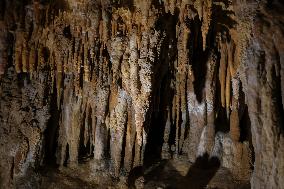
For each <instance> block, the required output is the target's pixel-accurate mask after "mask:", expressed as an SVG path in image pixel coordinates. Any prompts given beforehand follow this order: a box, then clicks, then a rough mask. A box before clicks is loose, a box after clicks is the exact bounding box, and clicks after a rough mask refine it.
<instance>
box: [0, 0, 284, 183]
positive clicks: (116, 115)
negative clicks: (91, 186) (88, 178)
mask: <svg viewBox="0 0 284 189" xmlns="http://www.w3.org/2000/svg"><path fill="white" fill-rule="evenodd" d="M0 8H1V12H0V78H1V79H0V97H1V100H0V144H1V145H0V150H1V151H0V188H2V187H3V188H5V187H6V188H13V187H16V186H17V184H18V182H19V180H21V179H23V178H26V179H27V176H28V175H29V174H32V173H33V172H34V171H35V170H37V169H38V168H39V167H45V166H49V165H51V164H56V165H58V166H59V169H61V168H63V167H70V168H76V167H79V166H80V164H81V163H80V162H81V159H83V158H85V157H88V163H89V165H90V167H92V171H93V172H96V171H97V170H105V171H106V172H108V171H110V172H113V175H112V176H114V177H119V176H120V175H121V174H122V173H126V174H128V173H129V172H131V171H132V170H133V169H135V168H136V167H139V166H144V165H145V164H147V163H151V161H152V158H163V159H172V158H173V159H178V158H179V157H186V159H187V160H188V161H190V162H195V160H196V158H198V157H199V156H204V155H206V154H207V155H209V157H217V158H218V159H219V160H220V163H221V165H222V166H223V167H226V168H228V169H229V170H230V171H231V172H232V174H233V175H234V177H236V178H238V179H240V180H249V179H250V182H251V186H252V187H253V188H284V186H283V184H284V181H283V178H284V136H283V133H284V131H283V130H284V128H283V124H284V120H283V115H284V111H283V108H284V63H283V58H284V57H283V52H284V45H283V31H284V28H283V24H281V22H282V20H283V18H284V15H283V4H282V3H281V2H280V1H279V2H274V3H267V2H251V1H248V2H246V1H245V2H239V1H233V2H229V1H228V2H227V1H214V0H200V1H190V0H175V1H171V0H161V1H150V0H134V1H130V0H113V1H109V0H104V1H91V0H80V1H75V0H68V1H63V0H54V1H40V2H38V1H33V2H31V1H17V0H4V1H3V0H2V1H1V2H0ZM90 174H92V173H90Z"/></svg>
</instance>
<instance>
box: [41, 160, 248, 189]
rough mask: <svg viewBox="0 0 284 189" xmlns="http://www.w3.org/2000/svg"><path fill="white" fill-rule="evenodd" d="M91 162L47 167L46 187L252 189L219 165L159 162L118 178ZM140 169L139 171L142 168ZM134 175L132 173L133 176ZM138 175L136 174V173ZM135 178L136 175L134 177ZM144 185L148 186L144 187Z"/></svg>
mask: <svg viewBox="0 0 284 189" xmlns="http://www.w3.org/2000/svg"><path fill="white" fill-rule="evenodd" d="M91 169H92V167H91V166H90V164H88V163H86V164H81V165H80V166H79V168H78V167H77V168H62V169H60V171H59V170H56V171H55V170H54V169H46V170H45V171H44V173H42V179H41V181H40V186H41V187H40V188H43V189H77V188H79V189H89V188H99V189H124V188H125V189H126V188H135V186H136V188H145V189H199V188H210V189H213V188H214V189H248V188H250V183H249V181H238V180H236V179H234V178H233V176H232V174H231V173H230V171H229V170H228V169H226V168H223V167H218V166H216V165H208V164H200V163H194V164H193V163H189V162H186V161H182V160H179V159H173V160H163V161H159V162H156V163H155V164H153V165H152V166H150V167H149V168H148V169H146V170H145V171H144V174H143V176H142V175H141V172H140V173H137V174H136V173H133V172H132V173H130V176H129V177H128V178H127V177H123V176H122V177H120V178H119V179H115V178H114V177H113V175H112V174H109V173H106V172H104V171H103V170H101V171H96V172H95V173H94V171H91ZM138 172H139V171H138ZM131 174H132V175H131ZM135 174H136V175H135ZM130 177H132V178H130ZM143 186H144V187H143Z"/></svg>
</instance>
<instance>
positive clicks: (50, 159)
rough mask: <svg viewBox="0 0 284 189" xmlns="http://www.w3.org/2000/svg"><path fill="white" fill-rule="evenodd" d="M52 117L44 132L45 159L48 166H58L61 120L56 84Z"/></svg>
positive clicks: (52, 102) (51, 104)
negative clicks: (57, 154)
mask: <svg viewBox="0 0 284 189" xmlns="http://www.w3.org/2000/svg"><path fill="white" fill-rule="evenodd" d="M50 98H51V99H50V102H49V103H50V110H49V112H50V115H51V117H50V118H49V120H48V122H47V127H46V129H45V131H44V146H45V152H44V154H45V157H44V162H45V164H47V165H55V164H56V147H57V144H58V132H59V119H60V109H58V107H57V90H56V82H54V86H53V93H52V94H51V97H50Z"/></svg>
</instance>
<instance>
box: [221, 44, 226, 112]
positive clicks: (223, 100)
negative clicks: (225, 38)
mask: <svg viewBox="0 0 284 189" xmlns="http://www.w3.org/2000/svg"><path fill="white" fill-rule="evenodd" d="M226 47H227V46H226V45H225V44H221V60H220V68H219V79H220V85H221V103H222V107H224V108H225V107H226V91H225V90H226V81H227V80H226V76H227V73H228V71H227V48H226Z"/></svg>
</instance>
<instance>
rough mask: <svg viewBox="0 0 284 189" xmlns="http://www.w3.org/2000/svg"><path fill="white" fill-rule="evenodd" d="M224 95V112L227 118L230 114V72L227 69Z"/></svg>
mask: <svg viewBox="0 0 284 189" xmlns="http://www.w3.org/2000/svg"><path fill="white" fill-rule="evenodd" d="M225 93H226V95H225V99H226V111H227V117H229V114H230V104H231V72H230V69H229V68H227V76H226V90H225Z"/></svg>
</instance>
